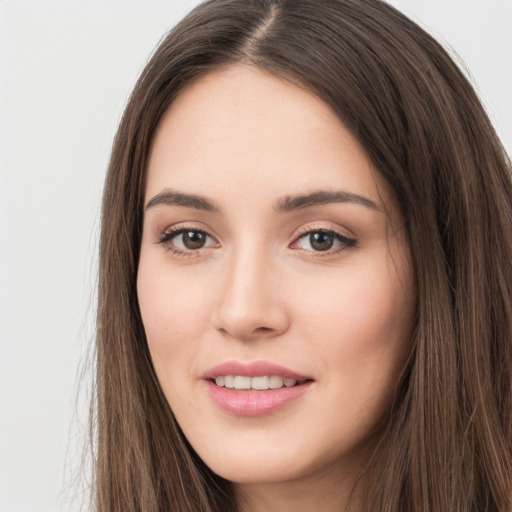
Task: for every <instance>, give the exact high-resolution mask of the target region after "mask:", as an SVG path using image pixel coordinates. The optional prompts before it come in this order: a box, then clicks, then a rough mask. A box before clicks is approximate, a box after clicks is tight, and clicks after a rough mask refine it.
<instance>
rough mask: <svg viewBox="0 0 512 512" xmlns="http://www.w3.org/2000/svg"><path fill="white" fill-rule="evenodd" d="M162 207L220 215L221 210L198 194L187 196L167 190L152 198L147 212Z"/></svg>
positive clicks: (147, 206)
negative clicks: (188, 209)
mask: <svg viewBox="0 0 512 512" xmlns="http://www.w3.org/2000/svg"><path fill="white" fill-rule="evenodd" d="M160 205H175V206H183V207H185V208H194V209H196V210H204V211H207V212H213V213H220V208H219V207H218V206H216V205H215V203H214V202H213V201H212V200H210V199H208V198H206V197H203V196H198V195H196V194H185V193H184V192H177V191H174V190H170V189H165V190H163V191H162V192H160V193H159V194H157V195H156V196H154V197H152V198H151V199H150V200H149V201H148V204H147V205H146V210H149V209H150V208H154V207H155V206H160Z"/></svg>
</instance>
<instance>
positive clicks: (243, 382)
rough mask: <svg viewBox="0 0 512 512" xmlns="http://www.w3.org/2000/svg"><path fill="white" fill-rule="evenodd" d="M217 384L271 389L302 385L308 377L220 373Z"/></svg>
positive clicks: (238, 387)
mask: <svg viewBox="0 0 512 512" xmlns="http://www.w3.org/2000/svg"><path fill="white" fill-rule="evenodd" d="M213 382H215V385H216V386H218V387H221V388H227V389H235V390H237V391H244V390H255V391H267V390H269V389H281V388H291V387H294V386H300V385H301V384H304V383H305V382H307V379H303V380H296V379H291V378H287V377H281V376H279V375H271V376H268V375H261V376H257V377H248V376H245V375H218V376H217V377H216V378H215V380H214V381H213Z"/></svg>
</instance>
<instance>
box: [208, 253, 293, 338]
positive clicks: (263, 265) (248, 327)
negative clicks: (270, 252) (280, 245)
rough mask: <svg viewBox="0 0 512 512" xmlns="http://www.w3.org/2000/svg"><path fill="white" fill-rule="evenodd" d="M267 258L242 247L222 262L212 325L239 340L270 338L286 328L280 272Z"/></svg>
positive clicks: (287, 322) (286, 317)
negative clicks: (223, 264) (241, 249)
mask: <svg viewBox="0 0 512 512" xmlns="http://www.w3.org/2000/svg"><path fill="white" fill-rule="evenodd" d="M269 260H270V258H268V257H266V255H264V254H262V253H261V251H258V250H251V248H246V249H245V250H243V251H239V252H238V253H234V254H233V255H232V257H231V258H230V259H229V260H227V261H226V262H225V267H224V269H223V271H222V277H221V281H222V284H221V286H220V287H219V292H218V295H217V297H218V301H217V305H216V307H215V308H214V312H213V325H214V327H215V329H217V330H218V331H220V332H222V333H223V334H225V335H229V336H232V337H233V338H236V339H239V340H243V341H249V340H255V339H262V338H264V339H267V338H274V337H277V336H279V335H280V334H283V333H284V332H286V331H287V330H288V328H289V316H288V313H287V309H286V300H285V299H286V298H285V297H284V295H285V294H283V293H282V276H281V275H280V273H279V269H278V268H277V265H276V264H273V263H272V262H271V261H269Z"/></svg>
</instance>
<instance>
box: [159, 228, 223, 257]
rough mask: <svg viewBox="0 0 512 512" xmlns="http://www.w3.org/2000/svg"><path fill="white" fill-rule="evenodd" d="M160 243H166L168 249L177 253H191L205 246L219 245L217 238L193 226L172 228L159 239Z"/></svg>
mask: <svg viewBox="0 0 512 512" xmlns="http://www.w3.org/2000/svg"><path fill="white" fill-rule="evenodd" d="M158 243H160V244H163V245H165V246H166V247H167V249H169V250H170V251H172V252H174V253H176V254H178V253H183V254H185V253H191V252H193V251H198V250H200V249H203V248H208V247H216V246H217V243H216V241H215V239H214V238H213V237H211V236H210V235H209V234H208V233H206V232H205V231H202V230H200V229H191V228H183V229H179V228H178V229H176V230H175V229H171V230H170V231H169V232H167V233H165V234H164V235H163V236H162V237H161V238H160V239H159V240H158Z"/></svg>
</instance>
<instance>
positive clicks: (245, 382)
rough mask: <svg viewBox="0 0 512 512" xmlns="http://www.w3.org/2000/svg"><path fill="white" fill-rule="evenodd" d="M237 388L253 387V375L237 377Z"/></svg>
mask: <svg viewBox="0 0 512 512" xmlns="http://www.w3.org/2000/svg"><path fill="white" fill-rule="evenodd" d="M235 389H251V377H242V376H240V375H237V376H236V377H235Z"/></svg>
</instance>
